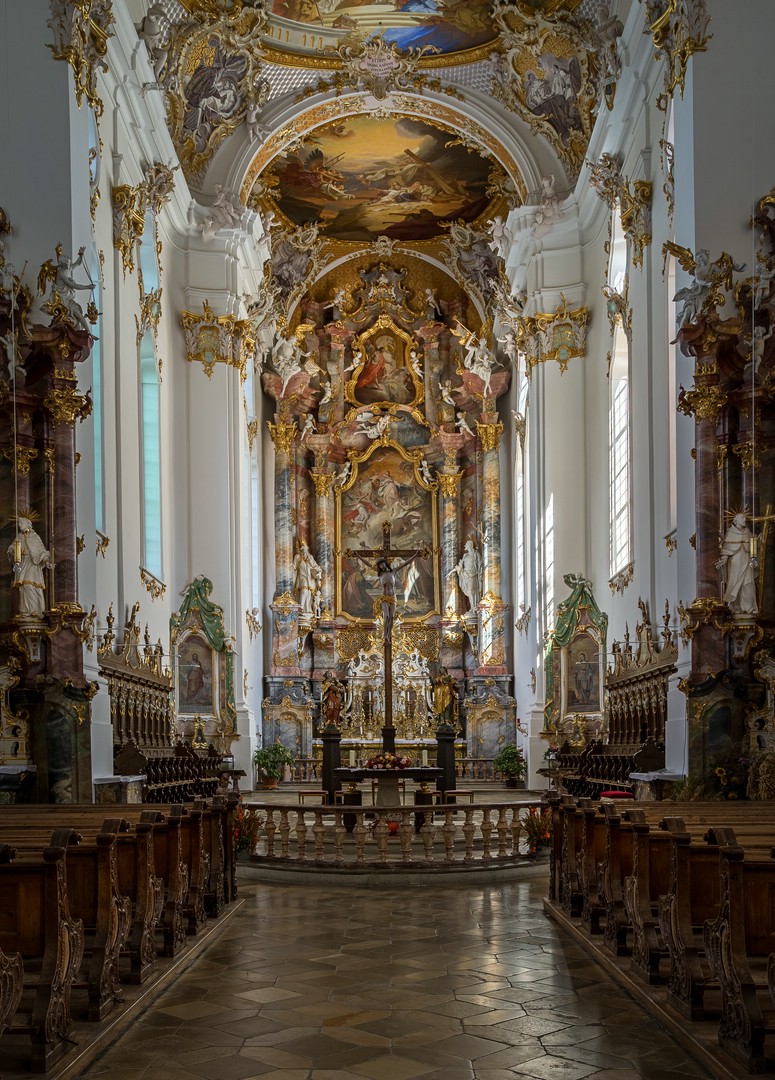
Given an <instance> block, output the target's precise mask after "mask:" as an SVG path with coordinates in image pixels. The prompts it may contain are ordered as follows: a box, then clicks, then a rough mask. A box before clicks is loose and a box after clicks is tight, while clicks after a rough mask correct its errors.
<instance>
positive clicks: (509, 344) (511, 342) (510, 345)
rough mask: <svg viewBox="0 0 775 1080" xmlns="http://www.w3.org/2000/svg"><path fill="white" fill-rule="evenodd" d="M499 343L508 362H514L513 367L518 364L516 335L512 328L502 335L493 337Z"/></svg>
mask: <svg viewBox="0 0 775 1080" xmlns="http://www.w3.org/2000/svg"><path fill="white" fill-rule="evenodd" d="M495 340H496V341H497V342H498V344H499V345H502V346H503V351H504V352H505V354H506V356H507V357H508V358H509V363H512V364H514V366H515V367H517V366H518V365H519V350H518V349H517V335H516V334H515V333H514V331H513V330H511V329H509V330H507V331H506V333H505V334H504V335H503V337H499V338H496V339H495Z"/></svg>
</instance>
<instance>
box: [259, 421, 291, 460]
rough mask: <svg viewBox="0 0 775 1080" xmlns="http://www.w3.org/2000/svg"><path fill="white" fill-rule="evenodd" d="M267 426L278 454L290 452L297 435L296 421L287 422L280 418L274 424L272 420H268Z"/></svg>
mask: <svg viewBox="0 0 775 1080" xmlns="http://www.w3.org/2000/svg"><path fill="white" fill-rule="evenodd" d="M266 426H267V427H268V428H269V434H270V435H271V437H272V442H273V443H274V448H275V452H276V453H278V454H290V452H291V450H292V449H293V440H294V438H295V436H296V421H295V420H293V421H291V422H290V423H287V422H284V421H283V420H278V421H277V423H276V424H273V423H272V421H271V420H267V422H266Z"/></svg>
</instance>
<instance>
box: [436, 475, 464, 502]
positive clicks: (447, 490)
mask: <svg viewBox="0 0 775 1080" xmlns="http://www.w3.org/2000/svg"><path fill="white" fill-rule="evenodd" d="M461 476H462V473H461V472H459V471H456V472H454V473H442V472H440V473H438V474H437V478H438V481H439V490H440V491H441V494H442V495H443V497H444V498H445V499H454V498H456V497H457V493H458V491H459V489H460V477H461Z"/></svg>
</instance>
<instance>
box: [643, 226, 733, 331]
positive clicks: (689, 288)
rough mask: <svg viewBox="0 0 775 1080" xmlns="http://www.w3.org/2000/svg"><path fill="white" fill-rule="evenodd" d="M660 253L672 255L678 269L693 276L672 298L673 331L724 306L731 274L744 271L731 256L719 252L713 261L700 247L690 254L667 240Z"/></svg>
mask: <svg viewBox="0 0 775 1080" xmlns="http://www.w3.org/2000/svg"><path fill="white" fill-rule="evenodd" d="M662 251H663V253H668V254H670V255H674V256H675V257H676V259H677V260H678V264H679V266H680V267H681V269H682V270H685V271H686V272H687V273H688V274H693V275H694V280H693V281H692V283H691V285H686V286H684V288H682V289H679V290H678V292H677V293H676V294H675V296H674V297H673V300H674V301H675V303H676V304H679V305H680V307H679V308H678V310H677V312H676V320H675V321H676V331H678V330H681V329H682V327H684V326H688V325H690V324H692V323H696V322H699V321H700V319H702V318H703V317H704V316H705V315H708V314H709V313H710V312H711V311H713V310H715V308H716V306H717V305H721V304H723V303H724V292H731V290H732V271H733V270H734V271H738V272H739V271H740V270H742V269H744V266H745V264H744V263H741V264H740V265H739V266H738V265H737V263H735V261H734V259H733V258H732V256H731V255H729V254H728V253H727V252H726V251H722V253H721V255H719V257H718V258H717V259H715V260H714V261H713V262H711V261H710V252H709V251H708V249H707V248H700V249H699V250H698V252H697V254H696V255H693V254H692V252H691V251H690V250H689V248H685V247H682V246H681V245H680V244H676V243H674V242H673V241H672V240H668V241H667V242H666V243H665V244H663V245H662Z"/></svg>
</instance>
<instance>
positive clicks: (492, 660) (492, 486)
mask: <svg viewBox="0 0 775 1080" xmlns="http://www.w3.org/2000/svg"><path fill="white" fill-rule="evenodd" d="M476 428H477V432H478V435H479V439H480V441H481V444H482V532H483V534H484V541H483V550H482V602H481V610H480V619H479V666H480V669H484V668H486V669H487V670H492V669H493V668H496V669H498V670H500V669H502V670H503V671H504V672H505V670H506V669H505V667H504V665H505V662H506V643H505V620H504V618H503V612H504V611H505V608H506V606H505V604H503V602H502V600H501V511H500V505H501V483H500V458H499V453H498V448H499V445H500V437H501V434H502V433H503V424H502V422H501V421H500V420H497V419H495V417H494V416H493V417H491V418H490V417H488V419H487V420H484V421H481V422H480V421H477V424H476Z"/></svg>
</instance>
